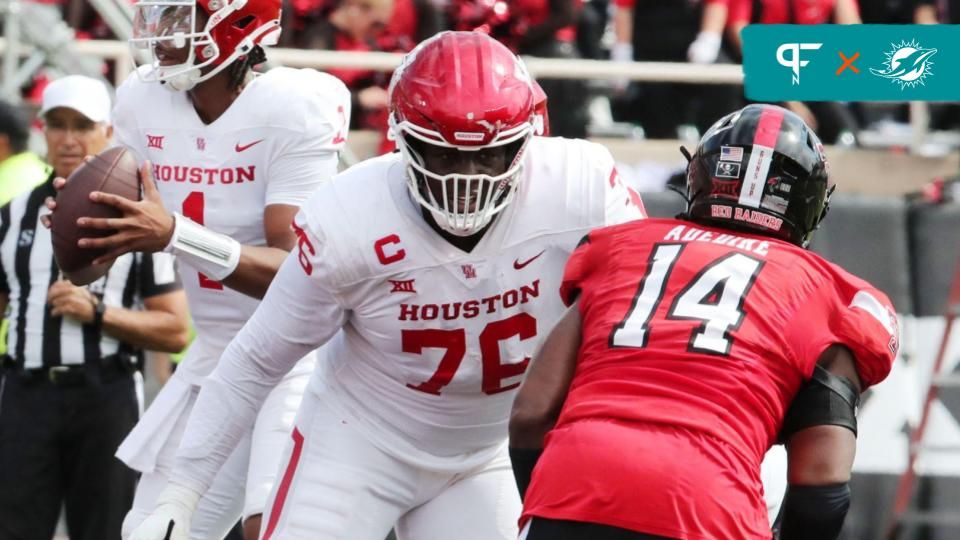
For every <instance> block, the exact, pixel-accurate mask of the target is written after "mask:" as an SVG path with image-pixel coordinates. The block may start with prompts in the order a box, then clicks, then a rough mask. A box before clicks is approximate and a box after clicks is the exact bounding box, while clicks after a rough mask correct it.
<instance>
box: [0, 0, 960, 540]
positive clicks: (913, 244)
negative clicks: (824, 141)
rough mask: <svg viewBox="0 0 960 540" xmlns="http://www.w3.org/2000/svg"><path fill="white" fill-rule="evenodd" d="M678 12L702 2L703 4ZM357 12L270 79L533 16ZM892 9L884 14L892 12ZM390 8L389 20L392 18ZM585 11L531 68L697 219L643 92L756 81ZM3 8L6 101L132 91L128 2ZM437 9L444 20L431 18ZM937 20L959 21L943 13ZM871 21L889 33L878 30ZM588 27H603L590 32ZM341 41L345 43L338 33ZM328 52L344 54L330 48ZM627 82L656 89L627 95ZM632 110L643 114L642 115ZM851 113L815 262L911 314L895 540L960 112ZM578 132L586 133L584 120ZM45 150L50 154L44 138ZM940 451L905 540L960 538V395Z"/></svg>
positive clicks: (903, 369) (652, 201) (896, 438)
mask: <svg viewBox="0 0 960 540" xmlns="http://www.w3.org/2000/svg"><path fill="white" fill-rule="evenodd" d="M669 1H675V2H676V3H677V4H680V3H684V2H685V3H687V4H690V5H695V4H699V2H697V1H695V0H689V1H688V0H669ZM734 1H735V0H734ZM356 2H359V5H360V7H363V6H367V7H368V8H369V9H370V10H373V11H371V13H373V12H375V11H377V10H380V12H379V15H377V16H378V17H381V19H380V23H379V24H380V26H377V27H376V28H374V29H373V30H371V31H373V32H375V33H376V36H375V38H376V39H371V40H369V42H363V43H359V45H358V44H357V43H355V42H351V43H346V45H345V44H344V43H343V42H337V40H336V39H333V40H332V41H328V42H327V43H317V42H314V41H311V37H312V36H315V35H325V34H324V33H323V32H324V31H328V32H329V29H328V28H326V27H324V24H326V23H329V21H331V20H333V19H334V18H335V16H334V15H333V13H334V12H335V11H336V8H337V6H336V3H333V1H332V0H331V1H329V2H324V1H323V0H292V1H286V2H285V6H286V8H287V11H286V13H287V14H289V16H290V19H289V20H285V21H284V24H285V28H293V29H294V30H293V32H288V34H291V33H292V36H290V38H289V39H288V40H287V41H285V42H284V43H283V45H286V46H287V47H284V48H282V49H276V50H273V51H271V52H270V53H269V57H270V64H269V65H268V66H267V67H268V68H269V67H270V66H272V65H291V66H305V67H306V66H308V67H316V68H318V69H326V70H330V71H332V72H334V73H337V74H338V75H340V76H341V77H343V78H344V79H345V80H348V82H352V83H355V84H354V85H352V86H353V88H354V89H355V90H357V93H358V95H359V93H360V92H362V90H364V89H367V88H378V87H379V88H381V89H382V88H385V83H386V81H387V80H388V76H389V71H390V70H391V69H392V68H393V67H394V66H395V65H396V64H397V63H398V61H399V57H400V53H401V52H402V51H404V50H408V49H409V48H410V47H411V46H412V45H413V43H415V39H414V38H415V37H416V33H417V32H416V31H411V28H416V27H418V26H419V27H420V30H424V29H426V28H429V27H430V24H437V23H438V21H441V20H442V19H443V16H444V15H445V16H446V19H447V23H446V25H453V26H462V24H474V25H476V26H483V25H484V24H487V25H488V27H487V29H488V30H489V29H490V25H493V26H494V27H496V25H497V24H501V23H503V21H504V20H508V19H509V18H510V16H509V15H504V13H499V14H498V12H497V10H498V9H501V8H503V6H507V8H506V9H507V11H506V13H508V14H509V13H510V11H509V10H510V8H511V7H514V10H515V11H514V12H515V13H518V12H519V9H518V8H515V6H514V3H513V2H495V1H492V0H489V1H480V2H465V1H458V0H450V1H449V2H443V1H442V0H441V1H440V2H430V1H427V0H424V1H422V2H416V1H410V0H407V1H403V0H397V1H396V2H395V3H394V2H392V1H383V0H344V2H343V4H351V3H356ZM364 2H366V3H364ZM534 3H536V2H534ZM560 3H562V2H560V0H551V1H550V2H549V3H548V2H546V1H545V2H541V3H540V4H541V8H542V7H544V6H546V9H547V17H548V18H549V16H550V15H551V9H556V6H557V5H558V4H560ZM617 3H618V4H622V5H626V4H627V3H628V2H622V1H618V2H617ZM662 3H663V2H660V3H658V2H650V4H652V5H654V7H653V8H651V14H653V13H655V12H656V10H657V9H659V7H658V6H659V4H662ZM519 4H523V3H522V2H521V3H519ZM638 4H642V2H638ZM881 4H883V6H885V7H884V8H883V9H881V7H880V5H881ZM925 4H926V2H922V1H921V2H919V5H914V4H913V3H912V1H906V0H905V1H903V2H898V1H895V0H861V5H860V7H861V13H862V15H863V18H864V20H865V21H866V22H913V21H914V20H915V19H916V18H919V17H922V16H924V15H923V13H927V15H929V13H928V12H922V11H921V10H922V9H924V5H925ZM945 4H947V3H946V2H940V3H939V5H945ZM386 5H389V6H390V9H389V10H387V11H383V10H384V9H386V8H385V7H384V6H386ZM424 6H426V7H424ZM430 6H432V8H431V7H430ZM497 6H500V7H499V8H498V7H497ZM341 7H342V5H341ZM470 8H475V11H470ZM575 8H576V12H577V13H578V17H579V21H580V22H579V23H577V30H579V32H575V33H574V34H573V36H574V37H575V38H579V39H575V41H571V39H572V38H571V37H570V35H565V37H564V34H563V32H562V31H563V30H565V29H567V28H569V26H566V27H564V28H561V29H559V30H557V32H555V33H553V34H552V36H553V37H555V38H556V41H558V42H560V43H567V44H570V43H575V42H576V43H577V49H578V50H576V52H575V53H574V54H566V52H565V51H563V50H559V52H558V50H547V53H548V54H549V55H550V56H560V57H561V58H551V59H543V58H529V59H528V66H529V68H530V70H531V72H532V74H533V75H535V76H537V77H538V78H539V79H550V78H555V79H560V80H562V81H563V82H562V83H559V84H550V85H545V86H546V88H547V91H548V94H549V97H550V99H551V101H552V102H564V103H569V102H570V101H571V100H573V101H577V99H573V98H579V100H580V101H582V103H579V105H576V106H582V107H583V114H584V116H583V120H582V121H580V125H581V127H583V128H584V131H585V134H586V135H588V136H590V138H592V139H594V140H597V141H599V142H602V143H604V144H606V145H607V146H608V147H609V148H610V149H611V151H612V152H613V154H614V156H615V158H616V159H617V161H618V166H619V168H620V171H621V174H622V176H623V177H624V179H625V180H627V181H629V182H630V183H632V184H633V185H634V186H636V187H638V188H639V189H640V190H641V191H642V192H643V193H644V200H645V203H646V205H647V208H648V210H649V211H650V213H651V214H652V215H657V216H672V215H674V214H676V213H677V212H678V211H680V210H681V209H682V201H681V199H680V197H679V196H677V195H676V194H673V193H670V192H668V191H665V187H666V185H667V183H668V182H669V181H670V179H671V178H673V179H674V180H676V178H677V174H678V173H679V172H681V171H682V167H683V158H682V157H681V155H680V153H679V152H678V150H677V148H678V146H679V145H680V144H687V145H688V146H692V145H694V144H695V141H696V139H697V137H698V134H699V131H698V129H697V127H696V125H694V124H693V123H690V122H686V121H685V120H684V119H683V116H684V115H683V111H682V110H680V109H682V107H683V104H682V103H680V102H679V101H678V102H670V101H669V100H668V102H667V103H662V102H658V103H656V104H655V105H656V106H657V107H661V108H664V109H667V110H668V111H669V110H670V109H671V108H674V109H676V110H675V111H674V113H675V116H676V118H677V124H676V126H673V128H674V129H673V130H672V132H671V133H669V134H668V136H667V137H666V138H663V137H660V136H659V135H660V134H655V133H648V132H647V131H646V130H645V129H644V124H643V122H642V121H640V122H638V121H637V117H636V115H632V114H630V110H629V108H630V107H631V101H630V98H629V96H630V92H632V91H635V90H637V89H642V88H643V86H642V84H643V83H650V82H672V83H677V82H680V83H687V84H689V85H690V88H696V89H700V90H702V91H705V92H706V93H707V95H710V94H709V92H711V91H714V89H720V88H725V89H731V88H732V89H734V91H735V92H739V88H740V87H739V84H740V82H741V81H742V75H741V73H740V69H739V66H738V65H736V64H734V63H713V62H711V63H706V64H704V63H700V64H696V65H694V64H691V63H688V62H684V61H679V62H676V61H674V62H662V61H656V62H628V61H617V62H613V61H610V60H608V59H607V58H608V55H609V53H608V51H609V50H610V49H612V48H614V47H615V43H616V37H615V35H614V32H613V29H612V24H613V17H611V15H612V14H613V13H614V10H615V9H616V8H615V7H614V6H612V5H608V4H607V3H606V2H602V1H588V2H583V3H580V2H578V3H577V5H576V6H575ZM431 9H432V10H433V11H430V10H431ZM634 9H636V10H641V9H644V8H643V6H637V7H635V8H634ZM0 10H2V13H0V14H2V15H3V29H2V30H3V38H2V41H0V51H2V53H3V56H4V58H3V59H4V63H3V69H2V72H0V90H2V92H3V95H4V98H5V99H8V100H13V101H19V102H22V103H23V105H24V107H27V108H31V107H35V105H36V101H37V98H38V97H39V92H40V91H42V88H43V85H44V84H45V82H46V81H49V80H52V79H54V78H56V77H58V76H61V75H63V74H67V73H84V74H88V75H96V76H103V77H104V78H105V79H107V80H108V81H110V82H113V83H118V82H119V81H122V80H123V78H124V77H125V76H126V74H128V73H129V71H130V69H131V68H132V63H131V62H130V60H129V53H128V49H127V47H126V45H125V43H123V42H122V39H123V38H125V37H127V36H129V32H130V21H131V15H130V13H131V11H130V5H129V4H128V3H126V2H125V1H123V0H91V1H70V0H64V1H62V2H60V1H55V0H48V1H45V2H21V1H12V0H0ZM418 10H423V11H420V12H418ZM484 10H486V11H484ZM491 10H492V11H491ZM425 11H429V12H430V13H431V14H433V15H437V16H439V18H437V19H430V20H428V18H429V17H428V16H427V14H425ZM478 13H479V15H478ZM691 13H699V12H698V11H691ZM553 14H554V15H555V13H553ZM937 14H938V15H939V16H947V15H946V14H945V13H944V12H942V11H940V12H937ZM957 15H960V14H957ZM411 17H412V18H411ZM471 17H472V18H471ZM483 17H486V18H483ZM518 17H519V16H518ZM868 17H876V18H878V19H882V20H874V21H870V20H869V19H868ZM587 19H592V22H589V23H585V22H584V20H587ZM431 21H432V22H431ZM528 22H529V21H528ZM541 22H542V21H541ZM674 22H675V21H672V22H671V24H673V23H674ZM942 22H950V21H949V20H945V19H944V20H942ZM686 23H689V24H690V25H693V26H694V27H696V26H697V25H698V24H699V20H689V21H686V22H685V23H678V24H686ZM439 24H441V25H443V24H444V23H442V22H440V23H439ZM508 26H509V25H508ZM528 28H529V24H528ZM368 30H369V29H368ZM524 31H525V30H524ZM285 32H286V30H285ZM404 32H406V33H404ZM332 35H333V36H334V37H336V36H337V35H339V34H337V32H336V31H334V32H333V34H332ZM522 35H523V33H522V31H520V30H517V29H514V28H513V27H512V26H511V30H510V32H508V33H507V34H506V35H505V37H504V39H515V40H520V39H521V38H522ZM584 35H588V36H592V38H591V39H593V41H592V42H586V43H580V41H584V40H585V38H584ZM118 38H120V39H119V40H118ZM348 41H349V40H348ZM354 41H357V40H354ZM359 41H361V42H362V41H363V40H359ZM320 46H324V47H327V48H330V47H331V46H332V48H336V49H338V50H337V51H336V52H334V51H331V50H327V49H320V48H318V47H320ZM517 47H519V48H521V49H522V48H523V47H522V46H520V45H517ZM521 52H525V51H522V50H521ZM554 53H556V54H554ZM577 57H588V58H589V59H578V58H577ZM719 61H720V62H722V61H723V58H720V59H719ZM626 80H633V81H635V82H638V83H641V85H630V86H627V85H625V81H626ZM365 85H367V86H365ZM717 91H719V90H717ZM573 94H576V95H575V96H574V95H573ZM367 96H368V99H369V101H370V102H372V103H374V104H376V103H377V102H378V100H379V99H382V94H378V93H377V92H375V91H374V92H369V93H367ZM369 96H373V97H369ZM358 103H361V104H362V103H363V102H358ZM632 105H633V106H636V102H633V103H632ZM839 105H841V106H843V107H849V108H850V110H853V111H855V113H856V116H857V118H858V120H859V122H858V124H857V125H856V129H855V130H851V131H850V132H849V135H852V137H849V136H846V135H848V133H846V132H842V130H841V133H839V134H838V136H837V137H835V138H834V140H833V141H832V142H834V143H836V144H834V145H831V146H829V147H828V150H827V153H828V156H829V158H830V160H831V166H832V176H833V178H834V179H835V180H836V181H837V183H838V190H837V195H836V196H835V197H834V201H833V204H832V207H831V211H830V214H829V217H828V219H827V221H826V224H825V226H824V227H823V230H822V231H821V232H820V233H818V235H817V237H816V240H815V243H814V246H813V249H815V250H817V251H819V252H821V253H822V254H824V255H825V256H826V257H828V258H829V259H831V260H833V261H835V262H837V263H839V264H841V265H842V266H844V267H845V268H847V269H848V270H851V271H852V272H854V273H856V274H858V275H861V276H863V277H865V278H867V279H868V280H870V281H871V282H873V283H875V284H877V285H878V286H879V287H880V288H881V289H883V290H884V291H885V292H886V293H887V294H888V295H889V296H890V297H891V299H892V300H893V302H894V304H895V305H896V306H897V308H898V312H899V313H900V316H901V328H902V332H903V336H902V346H901V355H900V358H898V360H897V363H896V365H895V367H894V370H893V373H892V374H891V376H890V378H889V379H888V380H887V381H885V382H884V383H883V384H881V385H879V386H877V387H876V388H874V389H872V390H871V391H870V392H869V393H868V395H867V396H866V399H865V400H864V403H863V406H862V408H861V411H860V426H861V429H860V436H859V439H858V454H857V460H856V464H855V478H854V482H853V493H854V495H853V507H852V510H851V512H850V514H849V515H848V517H847V524H846V527H845V532H844V538H849V539H874V538H882V537H883V534H884V531H885V527H886V526H887V525H888V522H889V521H888V520H889V517H890V512H891V507H892V504H893V500H894V492H895V489H896V485H897V481H898V479H899V476H900V474H901V473H902V472H903V471H904V469H905V467H906V463H907V449H908V435H909V433H910V430H911V429H912V428H913V427H915V425H916V422H917V420H918V418H919V415H920V409H921V406H922V403H923V399H924V397H925V394H926V391H927V387H928V385H929V383H930V379H931V367H932V364H933V361H934V358H935V356H936V353H937V349H938V347H939V345H940V340H941V336H942V334H943V327H944V322H945V319H944V317H943V316H942V314H943V312H944V309H945V308H946V306H945V304H946V298H947V291H948V288H949V286H950V282H951V279H952V278H953V275H954V271H955V266H956V263H957V260H958V257H960V202H958V199H960V183H957V182H956V181H955V179H954V176H955V175H956V174H957V171H958V169H960V158H958V152H957V149H958V147H960V133H958V131H957V130H956V125H955V123H954V119H953V116H952V115H953V114H954V113H953V112H952V111H951V110H950V108H949V107H948V106H944V105H943V104H936V105H933V106H930V105H928V104H921V103H912V104H874V105H864V104H854V105H851V104H839ZM361 108H362V109H363V114H360V115H355V116H357V118H359V120H358V123H357V125H355V126H354V127H355V128H356V129H355V130H354V131H353V132H352V133H351V136H350V142H349V151H348V152H347V153H346V154H345V156H344V165H345V166H347V165H349V164H351V163H354V162H356V161H358V160H361V159H363V158H365V157H369V156H372V155H375V154H376V153H378V152H379V151H383V150H385V149H386V148H387V147H388V146H389V142H388V141H385V140H384V138H383V133H382V130H381V129H379V128H380V127H382V126H381V125H380V122H381V121H382V117H381V116H382V114H381V113H382V110H380V111H379V112H378V110H377V108H376V107H366V106H361ZM625 108H626V109H628V110H627V111H626V112H625V111H624V109H625ZM572 110H573V109H569V110H566V109H560V114H557V112H556V111H553V112H552V118H551V120H552V123H553V124H554V125H561V126H564V125H566V127H564V130H568V129H570V128H569V124H571V121H570V120H571V118H570V116H571V115H572V116H576V114H577V113H576V112H570V111H572ZM378 115H380V116H378ZM573 124H574V125H573V127H572V129H573V130H574V131H575V130H576V128H577V123H576V122H573ZM655 137H656V138H655ZM36 139H37V141H38V142H39V140H40V137H39V136H38V137H36ZM35 151H36V152H37V153H39V154H40V155H42V154H43V148H42V147H41V146H40V145H39V144H37V145H35ZM956 334H957V332H954V335H953V336H951V339H950V342H949V346H948V348H947V354H946V356H945V364H944V366H943V370H942V372H943V373H960V339H957V338H956ZM150 375H151V372H148V377H147V378H148V381H147V396H148V399H149V397H150V396H151V395H152V394H154V393H155V392H156V389H157V386H158V381H157V380H156V378H155V377H152V376H150ZM925 442H926V443H929V444H931V445H934V446H937V447H940V448H941V450H940V451H937V452H932V453H930V454H927V455H924V456H922V457H921V458H920V460H919V462H918V466H917V470H918V471H919V472H920V473H921V475H922V476H921V479H920V481H919V482H918V483H917V485H916V488H915V490H914V492H915V495H914V502H915V504H916V505H917V506H918V507H920V508H924V509H928V510H935V511H942V512H944V513H945V515H944V516H942V519H941V520H940V521H939V523H937V524H934V525H924V526H916V527H909V528H907V529H906V530H905V531H904V534H902V535H901V536H900V538H905V539H907V538H913V539H937V540H939V539H948V538H957V537H960V509H958V508H957V507H956V501H957V500H958V498H960V481H958V479H960V459H958V458H960V388H946V389H943V390H942V391H941V393H940V396H939V398H938V399H937V400H936V401H935V402H934V404H933V408H932V413H931V420H930V425H929V427H928V429H927V431H926V439H925ZM951 512H956V514H951Z"/></svg>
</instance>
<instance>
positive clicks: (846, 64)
mask: <svg viewBox="0 0 960 540" xmlns="http://www.w3.org/2000/svg"><path fill="white" fill-rule="evenodd" d="M837 54H839V55H840V58H842V59H843V64H842V65H841V66H840V67H839V68H837V73H836V74H837V75H840V74H841V73H843V71H844V70H845V69H847V68H850V70H851V71H853V72H854V73H856V74H858V75H859V74H860V70H859V69H857V66H855V65H853V62H854V60H856V59H857V58H860V52H859V51H857V52H856V53H854V54H853V56H851V57H850V58H847V57H846V56H844V55H843V53H842V52H840V51H837Z"/></svg>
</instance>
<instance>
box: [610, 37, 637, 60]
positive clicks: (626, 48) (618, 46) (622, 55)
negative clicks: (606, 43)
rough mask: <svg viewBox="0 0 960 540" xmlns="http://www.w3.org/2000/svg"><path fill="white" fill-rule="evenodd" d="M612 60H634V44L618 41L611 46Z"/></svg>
mask: <svg viewBox="0 0 960 540" xmlns="http://www.w3.org/2000/svg"><path fill="white" fill-rule="evenodd" d="M610 60H613V61H614V62H632V61H633V44H632V43H625V42H622V41H618V42H616V43H614V44H613V46H612V47H610Z"/></svg>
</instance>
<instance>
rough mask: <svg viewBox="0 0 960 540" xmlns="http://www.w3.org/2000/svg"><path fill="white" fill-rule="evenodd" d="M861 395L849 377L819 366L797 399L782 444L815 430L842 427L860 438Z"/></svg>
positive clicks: (791, 410) (784, 420)
mask: <svg viewBox="0 0 960 540" xmlns="http://www.w3.org/2000/svg"><path fill="white" fill-rule="evenodd" d="M859 404H860V394H859V393H858V392H857V390H856V388H854V386H853V383H851V382H850V381H849V380H847V378H846V377H841V376H839V375H834V374H833V373H830V372H829V371H827V370H826V369H824V368H822V367H820V366H816V367H815V368H814V370H813V377H812V378H811V379H810V380H809V381H807V383H806V384H804V385H803V386H802V387H801V388H800V391H799V392H797V396H796V397H795V398H793V402H792V403H791V404H790V408H789V410H787V414H786V416H785V417H784V419H783V428H782V429H781V430H780V442H784V443H785V442H786V441H787V440H788V439H789V438H790V436H791V435H793V434H794V433H796V432H798V431H800V430H802V429H806V428H808V427H813V426H841V427H845V428H847V429H849V430H850V431H852V432H853V434H854V435H856V434H857V407H858V406H859Z"/></svg>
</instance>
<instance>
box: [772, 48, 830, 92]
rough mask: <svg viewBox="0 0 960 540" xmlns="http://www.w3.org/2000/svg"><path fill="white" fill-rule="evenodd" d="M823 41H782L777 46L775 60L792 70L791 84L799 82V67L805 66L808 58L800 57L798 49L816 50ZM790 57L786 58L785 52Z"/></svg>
mask: <svg viewBox="0 0 960 540" xmlns="http://www.w3.org/2000/svg"><path fill="white" fill-rule="evenodd" d="M822 46H823V43H784V44H783V45H780V47H779V48H777V62H779V63H780V65H781V66H783V67H788V68H790V69H791V70H793V84H794V85H798V84H800V68H803V67H807V64H809V63H810V61H809V60H801V59H800V51H816V50H818V49H819V48H820V47H822ZM788 52H789V53H790V57H789V58H787V53H788Z"/></svg>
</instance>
